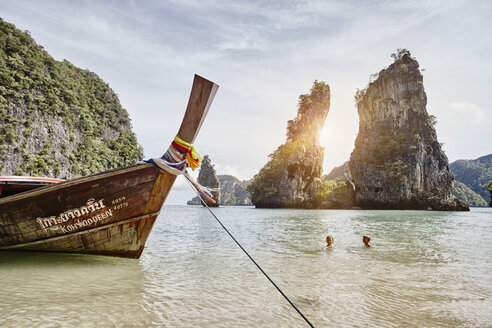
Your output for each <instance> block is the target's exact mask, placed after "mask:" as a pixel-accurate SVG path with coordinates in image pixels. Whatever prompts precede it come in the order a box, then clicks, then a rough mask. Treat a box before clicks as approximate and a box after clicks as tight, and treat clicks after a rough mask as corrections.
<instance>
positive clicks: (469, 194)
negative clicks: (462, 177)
mask: <svg viewBox="0 0 492 328" xmlns="http://www.w3.org/2000/svg"><path fill="white" fill-rule="evenodd" d="M453 196H454V197H456V198H458V199H461V200H462V201H464V202H465V203H467V204H468V206H472V207H486V206H488V204H487V202H486V201H485V200H484V199H483V198H482V196H480V195H479V194H477V193H476V192H474V191H473V190H471V189H470V188H468V187H467V186H466V185H465V184H464V183H462V182H459V181H458V180H455V181H454V191H453Z"/></svg>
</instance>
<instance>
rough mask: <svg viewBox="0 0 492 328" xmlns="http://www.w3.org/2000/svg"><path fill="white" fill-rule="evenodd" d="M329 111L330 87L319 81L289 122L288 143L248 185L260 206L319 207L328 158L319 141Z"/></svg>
mask: <svg viewBox="0 0 492 328" xmlns="http://www.w3.org/2000/svg"><path fill="white" fill-rule="evenodd" d="M329 109H330V87H329V86H328V85H327V84H325V83H324V82H318V81H315V82H314V85H313V87H312V88H311V94H309V95H307V94H306V95H301V96H300V97H299V109H298V112H297V116H296V118H295V119H293V120H290V121H288V123H287V142H286V143H285V144H283V145H281V146H279V147H278V148H277V150H275V152H273V153H272V154H270V160H269V162H268V163H267V164H266V165H265V166H264V167H263V168H262V169H261V170H260V172H259V173H258V174H257V175H255V177H254V179H253V182H252V183H251V184H250V185H249V186H248V191H250V192H251V195H252V197H251V198H252V199H251V200H252V203H253V204H254V205H255V206H256V207H268V208H270V207H271V208H277V207H295V208H310V207H313V206H315V204H314V202H315V193H316V191H317V190H318V189H319V188H320V186H321V173H322V171H323V155H324V149H323V147H321V146H320V145H319V142H318V139H319V133H320V131H321V129H322V128H323V126H324V123H325V119H326V116H327V115H328V111H329Z"/></svg>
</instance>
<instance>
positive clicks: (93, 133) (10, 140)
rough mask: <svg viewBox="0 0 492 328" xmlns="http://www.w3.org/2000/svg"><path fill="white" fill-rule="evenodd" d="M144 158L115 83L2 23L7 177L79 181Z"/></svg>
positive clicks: (1, 161)
mask: <svg viewBox="0 0 492 328" xmlns="http://www.w3.org/2000/svg"><path fill="white" fill-rule="evenodd" d="M142 156H143V150H142V147H140V146H139V145H138V143H137V140H136V136H135V134H134V133H133V132H132V127H131V124H130V118H129V116H128V113H127V111H126V110H125V109H124V108H123V107H122V106H121V104H120V102H119V100H118V96H117V95H116V93H115V92H114V91H113V90H112V89H111V88H110V87H109V85H108V84H107V83H105V82H104V81H102V80H101V79H100V78H99V77H98V76H97V75H96V74H95V73H92V72H90V71H88V70H83V69H80V68H78V67H75V66H74V65H72V64H71V63H70V62H68V61H66V60H64V61H56V60H54V59H53V57H51V56H50V55H49V54H48V53H47V52H46V51H45V50H43V47H42V46H39V45H37V44H36V42H35V41H34V40H33V39H32V37H31V36H30V35H29V33H28V32H22V31H20V30H18V29H17V28H15V26H14V25H12V24H9V23H7V22H5V21H3V20H1V19H0V175H33V176H40V175H45V176H51V177H75V176H81V175H87V174H91V173H96V172H101V171H105V170H108V169H111V168H116V167H122V166H126V165H129V164H133V163H135V162H137V161H139V160H140V159H141V158H142Z"/></svg>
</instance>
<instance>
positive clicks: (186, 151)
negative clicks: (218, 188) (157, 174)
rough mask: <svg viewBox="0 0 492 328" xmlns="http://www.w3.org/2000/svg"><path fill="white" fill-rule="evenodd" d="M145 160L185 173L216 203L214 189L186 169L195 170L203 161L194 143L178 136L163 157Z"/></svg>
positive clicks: (180, 173) (198, 189)
mask: <svg viewBox="0 0 492 328" xmlns="http://www.w3.org/2000/svg"><path fill="white" fill-rule="evenodd" d="M144 162H147V163H152V164H154V165H155V166H156V167H158V168H159V169H161V170H163V171H166V172H167V173H171V174H174V175H183V176H184V177H185V178H186V180H188V181H189V182H190V183H191V184H192V186H193V188H194V189H195V190H196V191H198V192H199V193H200V194H202V195H203V196H204V197H205V198H206V199H207V200H208V201H210V202H211V203H213V204H215V200H214V199H213V196H212V189H211V188H208V187H204V186H202V185H200V184H199V183H197V182H196V181H195V179H193V177H192V176H191V175H190V174H189V173H188V171H187V170H186V168H188V167H189V168H191V170H192V171H194V170H195V169H196V168H197V167H199V166H200V163H201V162H202V157H201V156H200V154H198V152H197V151H196V149H195V147H194V146H193V145H192V144H190V143H188V142H186V141H184V140H182V139H180V138H179V137H177V136H176V138H174V140H173V142H172V143H171V145H170V146H169V148H168V149H167V151H166V153H165V154H164V155H162V157H161V158H151V159H148V160H145V161H144Z"/></svg>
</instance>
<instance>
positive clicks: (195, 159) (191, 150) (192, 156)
mask: <svg viewBox="0 0 492 328" xmlns="http://www.w3.org/2000/svg"><path fill="white" fill-rule="evenodd" d="M174 141H175V142H176V143H178V144H179V145H180V146H182V147H183V148H187V150H188V152H187V153H186V155H185V158H186V159H187V160H188V164H189V165H190V168H191V169H192V170H195V169H196V168H197V167H199V166H200V163H201V162H202V157H201V156H200V154H198V151H197V150H196V149H195V146H193V145H192V144H190V143H188V142H186V141H184V140H183V139H181V138H179V137H178V136H176V137H175V138H174Z"/></svg>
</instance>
